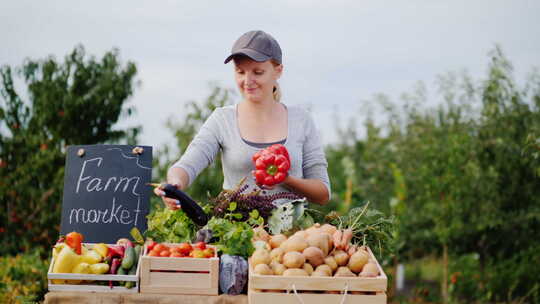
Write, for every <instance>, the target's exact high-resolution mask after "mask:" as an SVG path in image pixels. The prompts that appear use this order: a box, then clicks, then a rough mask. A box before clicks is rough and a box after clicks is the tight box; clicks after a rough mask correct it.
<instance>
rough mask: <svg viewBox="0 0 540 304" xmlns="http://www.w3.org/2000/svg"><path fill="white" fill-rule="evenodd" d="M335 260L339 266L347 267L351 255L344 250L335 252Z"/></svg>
mask: <svg viewBox="0 0 540 304" xmlns="http://www.w3.org/2000/svg"><path fill="white" fill-rule="evenodd" d="M334 259H335V260H336V263H337V264H338V266H345V265H347V263H348V262H349V255H348V254H347V253H346V252H345V251H343V250H336V251H334Z"/></svg>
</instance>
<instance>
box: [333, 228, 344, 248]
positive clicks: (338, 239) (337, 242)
mask: <svg viewBox="0 0 540 304" xmlns="http://www.w3.org/2000/svg"><path fill="white" fill-rule="evenodd" d="M342 235H343V233H342V232H341V230H336V232H334V234H333V235H332V239H333V240H334V247H336V248H338V249H339V248H340V246H341V236H342Z"/></svg>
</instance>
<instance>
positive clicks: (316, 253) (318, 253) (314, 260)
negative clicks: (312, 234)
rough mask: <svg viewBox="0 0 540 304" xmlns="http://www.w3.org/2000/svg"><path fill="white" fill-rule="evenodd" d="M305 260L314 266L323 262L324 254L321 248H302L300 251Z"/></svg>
mask: <svg viewBox="0 0 540 304" xmlns="http://www.w3.org/2000/svg"><path fill="white" fill-rule="evenodd" d="M302 254H303V255H304V257H305V258H306V260H308V262H309V263H310V264H311V265H313V266H314V267H317V266H319V265H321V264H323V263H324V254H323V252H322V250H321V249H319V248H318V247H313V246H312V247H308V248H306V249H304V251H303V252H302Z"/></svg>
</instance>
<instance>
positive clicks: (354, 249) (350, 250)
mask: <svg viewBox="0 0 540 304" xmlns="http://www.w3.org/2000/svg"><path fill="white" fill-rule="evenodd" d="M355 252H356V245H351V246H350V247H349V250H348V251H347V253H348V254H349V256H351V255H353V254H354V253H355Z"/></svg>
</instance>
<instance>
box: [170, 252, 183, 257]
mask: <svg viewBox="0 0 540 304" xmlns="http://www.w3.org/2000/svg"><path fill="white" fill-rule="evenodd" d="M181 257H183V255H182V254H181V253H179V252H175V251H173V252H171V258H181Z"/></svg>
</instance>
